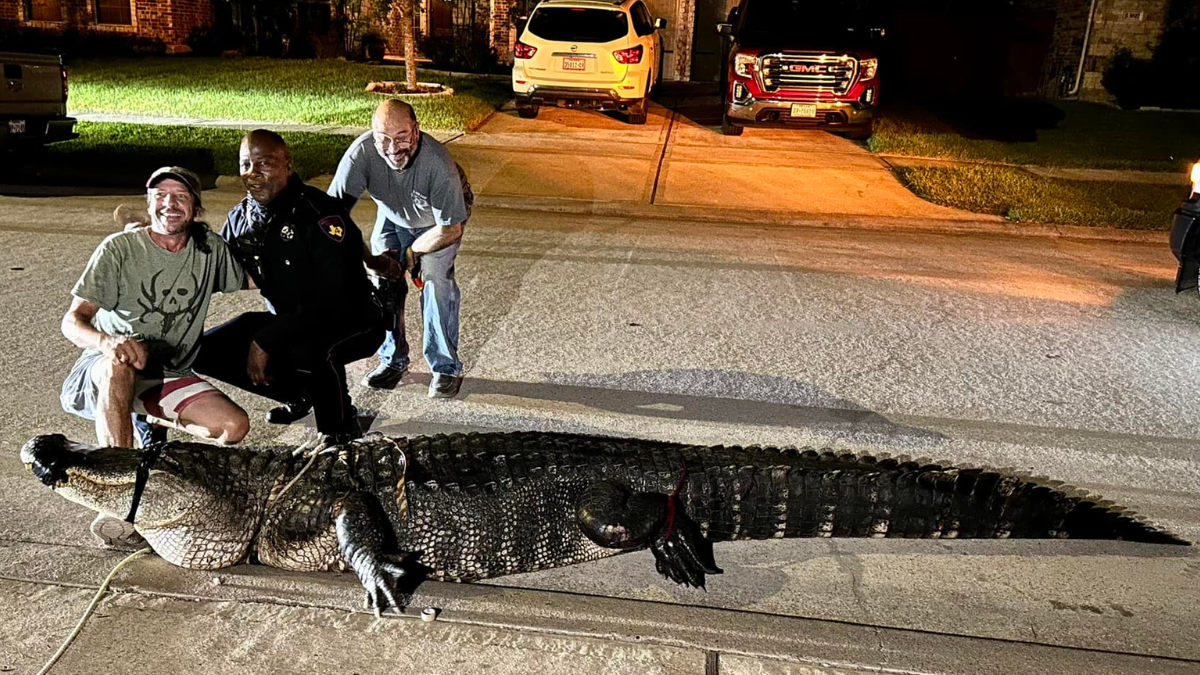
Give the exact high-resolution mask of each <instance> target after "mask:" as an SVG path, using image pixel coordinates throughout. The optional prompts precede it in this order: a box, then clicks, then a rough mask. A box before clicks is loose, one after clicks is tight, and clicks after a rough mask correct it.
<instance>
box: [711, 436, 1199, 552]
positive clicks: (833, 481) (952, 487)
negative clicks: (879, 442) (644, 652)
mask: <svg viewBox="0 0 1200 675" xmlns="http://www.w3.org/2000/svg"><path fill="white" fill-rule="evenodd" d="M745 450H746V451H751V452H756V453H762V452H764V451H763V450H761V449H758V448H747V449H745ZM776 452H779V453H780V459H781V460H782V462H781V463H780V464H778V465H774V466H772V465H770V463H766V462H764V463H763V465H762V466H760V467H754V466H753V465H751V464H749V463H746V462H739V463H738V465H739V466H740V468H732V467H728V468H727V467H712V466H710V467H708V468H707V469H706V471H705V475H704V476H702V477H697V478H692V479H690V481H689V483H690V485H689V490H688V495H689V497H688V500H689V511H690V512H691V513H692V517H693V519H694V520H696V521H697V522H698V523H699V524H700V526H701V528H702V529H703V530H704V531H705V533H706V535H707V536H708V537H709V538H710V539H713V540H718V541H719V540H729V539H768V538H776V537H911V538H947V539H951V538H986V539H1004V538H1010V537H1011V538H1060V539H1065V538H1072V539H1123V540H1128V541H1136V542H1147V543H1157V544H1184V545H1187V544H1188V542H1186V541H1184V540H1182V539H1179V538H1178V537H1175V536H1174V535H1172V534H1170V533H1169V532H1166V531H1163V530H1160V529H1158V528H1156V527H1154V526H1152V525H1150V524H1148V523H1146V522H1143V521H1142V520H1140V519H1138V518H1137V517H1136V516H1135V515H1134V514H1132V513H1131V512H1128V511H1126V510H1124V509H1122V508H1121V507H1118V506H1116V505H1114V504H1112V503H1111V502H1105V501H1100V500H1099V499H1097V498H1094V497H1091V496H1089V495H1087V494H1086V493H1084V492H1082V491H1080V490H1076V489H1074V488H1070V487H1067V486H1063V485H1062V484H1061V483H1058V482H1055V481H1050V480H1048V479H1044V478H1034V477H1028V476H1021V475H1016V474H1012V473H1007V472H1003V471H993V470H985V469H956V468H948V467H943V466H940V465H937V464H930V463H924V462H921V461H913V460H905V459H903V458H900V459H891V458H883V459H876V458H874V457H869V456H864V457H855V456H854V455H849V454H843V455H836V454H834V453H832V452H825V453H817V452H814V451H811V450H807V451H802V452H801V451H796V450H783V451H776ZM759 456H761V454H760V455H759ZM705 487H706V488H708V489H707V490H705V489H703V488H705Z"/></svg>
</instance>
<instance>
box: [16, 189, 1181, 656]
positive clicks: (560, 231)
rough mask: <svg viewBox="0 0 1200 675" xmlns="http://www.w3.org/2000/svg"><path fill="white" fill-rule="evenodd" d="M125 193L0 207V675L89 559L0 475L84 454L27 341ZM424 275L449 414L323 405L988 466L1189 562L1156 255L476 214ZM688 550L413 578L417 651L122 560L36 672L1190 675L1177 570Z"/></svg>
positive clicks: (424, 428) (805, 551) (1112, 549)
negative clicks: (62, 441)
mask: <svg viewBox="0 0 1200 675" xmlns="http://www.w3.org/2000/svg"><path fill="white" fill-rule="evenodd" d="M239 197H240V193H239V191H238V190H237V189H236V188H234V187H232V186H230V185H229V184H224V185H223V186H222V187H220V188H219V189H217V190H213V191H209V192H206V193H205V200H206V206H207V207H208V208H209V210H210V213H213V214H223V213H224V212H225V211H226V210H227V209H228V208H229V206H230V205H232V204H233V203H234V202H235V201H236V200H237V199H238V198H239ZM129 199H130V198H129V197H119V196H92V197H73V198H69V199H18V198H7V197H0V293H2V297H3V298H4V301H3V305H2V306H3V311H4V315H3V319H4V320H3V321H2V322H0V336H2V337H3V343H4V344H6V345H8V348H7V349H5V350H3V352H2V353H0V386H2V387H3V391H4V392H5V394H4V396H3V397H2V400H0V424H2V427H0V428H2V429H3V431H0V512H2V513H3V514H4V515H5V518H4V519H3V520H2V521H0V550H3V551H4V554H3V555H2V556H0V586H2V587H3V588H4V591H3V593H0V597H2V598H3V600H0V635H4V636H6V637H5V638H3V639H0V672H30V673H32V672H35V671H36V670H37V668H39V667H40V666H41V664H42V663H43V662H44V661H45V660H46V659H47V658H48V657H49V656H50V654H51V653H52V652H53V651H54V649H55V648H56V647H57V646H58V644H59V642H60V641H61V640H62V638H63V637H65V635H66V633H67V632H68V631H69V630H70V627H71V626H72V625H73V623H74V621H75V620H76V618H77V617H78V615H79V614H80V613H81V612H82V610H83V606H84V605H85V604H86V601H87V599H88V597H89V596H90V594H91V589H94V588H95V587H96V586H97V585H98V583H99V581H100V579H102V578H103V576H104V575H105V574H106V573H107V572H108V570H109V569H111V568H112V566H113V565H115V564H116V562H117V561H118V560H120V558H121V557H122V556H121V555H120V554H116V553H111V552H105V551H100V550H99V549H97V548H95V546H94V545H93V543H92V542H91V541H90V537H89V536H88V535H87V531H86V527H87V523H88V522H89V521H90V518H91V515H90V514H89V513H87V512H85V511H84V510H83V509H82V508H79V507H76V506H74V505H71V504H68V503H66V502H65V501H63V500H61V499H59V498H58V497H56V496H55V495H53V494H52V493H50V492H49V491H48V490H46V489H45V488H44V487H43V486H41V485H40V484H39V483H38V482H37V481H36V480H34V479H33V478H32V477H31V476H30V475H29V474H28V473H27V472H26V470H25V469H24V467H22V466H21V464H20V462H19V461H18V458H17V450H18V448H19V447H20V445H21V444H22V443H23V442H24V441H25V440H27V439H28V438H29V437H31V436H33V435H35V434H38V433H48V432H62V433H65V434H67V435H68V436H70V437H72V438H75V439H79V440H90V439H91V438H92V435H93V432H92V429H91V427H90V425H89V424H88V423H86V422H84V421H82V420H79V419H76V418H73V417H71V416H68V415H67V414H65V413H63V412H61V411H60V409H59V406H58V401H57V394H58V388H59V385H60V383H61V381H62V378H63V376H64V375H65V373H66V371H67V369H68V367H69V366H70V364H71V362H72V361H73V359H74V357H75V354H76V350H75V348H74V347H73V346H71V345H70V344H69V343H67V341H66V340H65V339H64V338H62V337H61V334H60V333H59V327H58V325H59V321H60V319H61V316H62V313H63V311H64V310H65V309H66V306H67V304H68V300H69V292H70V288H71V286H72V284H73V283H74V281H75V279H76V278H77V277H78V274H79V272H80V271H81V270H82V268H83V265H84V263H85V261H86V260H87V257H88V255H89V254H90V253H91V251H92V249H93V248H94V247H95V245H96V244H97V243H98V242H99V241H100V239H101V238H102V237H103V236H105V235H106V234H107V233H109V232H111V231H112V230H113V228H114V227H115V226H114V225H113V224H112V221H111V219H110V217H109V214H110V213H111V211H112V209H113V208H114V207H115V206H116V205H117V204H119V203H121V202H123V201H125V202H127V201H129ZM485 202H486V200H485ZM372 216H373V214H372V213H371V212H370V208H369V205H364V206H360V209H359V211H357V212H356V213H355V217H356V220H357V221H358V222H360V223H370V222H371V218H372ZM213 220H217V221H219V220H220V218H219V217H214V218H213ZM458 278H459V283H460V285H461V286H462V289H463V315H462V326H463V332H462V341H461V345H460V350H461V353H462V355H463V358H464V360H465V362H466V365H467V371H466V380H465V382H464V385H463V389H462V394H461V395H460V397H459V398H458V399H456V400H452V401H431V400H429V399H428V398H426V396H425V388H426V386H427V383H428V379H429V374H428V370H427V367H426V366H425V365H424V364H423V363H420V362H419V361H418V362H417V365H416V366H415V367H414V369H413V371H412V372H411V373H410V374H409V375H408V376H407V377H406V380H405V383H404V384H403V386H401V387H399V388H397V389H396V390H395V391H394V392H376V391H370V390H365V389H363V388H362V387H360V386H357V385H356V386H355V387H354V388H353V389H352V394H353V395H354V397H355V399H356V403H357V404H358V405H359V407H360V410H361V412H363V414H364V415H365V416H366V418H367V421H369V423H370V424H371V429H372V430H376V431H381V432H383V433H387V434H394V435H413V434H427V433H442V432H451V431H465V430H555V431H571V432H582V433H596V434H608V435H619V436H634V437H641V438H650V439H659V440H668V441H674V442H687V443H701V444H742V445H776V446H780V445H782V446H812V447H817V448H825V447H830V448H836V449H838V450H848V451H855V452H869V453H872V454H881V453H892V454H908V455H913V456H918V457H928V458H932V459H936V460H943V461H945V462H947V463H950V464H955V465H987V466H993V467H1010V468H1013V469H1015V470H1018V471H1026V472H1030V473H1032V474H1044V475H1049V476H1051V477H1054V478H1056V479H1059V480H1062V481H1064V482H1066V483H1068V484H1071V485H1076V486H1079V487H1081V488H1084V489H1087V490H1089V491H1092V492H1094V493H1097V494H1099V495H1102V496H1103V497H1104V498H1107V499H1111V500H1114V501H1116V502H1119V503H1121V504H1123V505H1125V506H1127V507H1129V508H1130V509H1132V510H1134V511H1136V512H1138V513H1140V514H1142V515H1143V516H1144V517H1146V518H1148V519H1149V520H1151V521H1153V522H1155V523H1157V524H1159V525H1161V526H1163V527H1165V528H1167V529H1170V530H1171V531H1173V532H1174V533H1176V534H1177V535H1179V536H1182V537H1183V538H1185V539H1189V540H1192V541H1197V540H1200V497H1198V495H1200V462H1198V459H1197V458H1198V454H1197V450H1198V449H1200V423H1198V422H1197V419H1198V416H1197V414H1196V411H1195V406H1196V402H1197V401H1200V380H1198V378H1197V376H1196V372H1197V370H1198V366H1200V356H1198V355H1200V346H1198V345H1200V298H1197V297H1196V296H1195V295H1194V294H1188V295H1179V296H1177V295H1175V293H1174V289H1173V281H1174V267H1173V260H1172V258H1171V255H1170V251H1169V249H1168V248H1167V247H1166V244H1165V237H1164V239H1163V241H1155V240H1153V238H1151V239H1150V240H1146V238H1144V237H1143V238H1139V237H1124V238H1123V237H1121V236H1115V235H1114V236H1113V237H1111V238H1108V239H1103V238H1101V239H1073V238H1069V237H1053V236H1025V235H1023V234H1022V233H1021V231H1019V230H1016V229H1012V230H1010V231H1005V230H1003V229H1001V228H991V229H986V228H985V229H984V231H983V232H982V233H980V234H969V233H964V232H962V231H961V230H957V231H947V232H937V231H931V230H929V229H909V228H904V227H855V228H844V227H836V226H800V225H796V224H786V225H784V224H774V223H772V222H770V221H766V220H764V221H760V222H751V221H747V220H742V221H739V222H722V221H720V220H717V219H714V218H712V217H706V218H703V219H701V218H687V217H686V213H685V214H683V216H682V217H681V216H680V214H679V213H678V212H673V217H671V218H654V217H651V216H647V215H645V214H641V215H639V216H638V217H629V216H625V217H623V216H620V215H595V214H589V213H586V212H552V211H547V210H536V211H535V210H520V209H513V208H497V207H495V206H488V205H487V204H486V203H484V204H483V205H482V206H481V207H480V208H479V209H478V210H477V212H476V214H475V216H474V218H473V219H472V221H471V223H470V225H469V227H468V231H467V234H466V238H465V242H464V245H463V248H462V252H461V254H460V257H459V269H458ZM259 306H260V300H259V298H258V297H257V295H256V294H255V293H252V292H245V293H239V294H235V295H231V296H222V297H220V298H218V299H217V300H216V301H215V303H214V311H213V313H212V314H211V315H210V323H214V322H219V321H222V320H224V319H226V318H229V317H231V316H232V315H234V314H235V313H237V312H241V311H246V310H249V309H257V308H258V307H259ZM409 312H410V316H409V325H410V326H416V325H419V315H418V313H417V312H418V310H417V309H416V308H415V307H410V309H409ZM372 365H373V364H372V363H368V362H366V361H364V362H360V363H357V364H354V365H353V366H352V367H351V373H352V376H354V378H355V379H357V377H359V376H361V375H362V374H363V373H365V372H366V371H367V370H368V369H369V368H370V367H371V366H372ZM234 398H235V399H236V400H238V401H239V402H240V403H241V404H242V405H243V406H245V407H246V408H247V410H249V411H250V412H251V415H252V419H253V420H254V425H253V429H252V432H251V436H250V437H249V438H248V439H247V442H249V443H255V444H279V443H285V444H286V443H295V442H298V441H299V440H301V439H302V438H303V437H304V436H305V434H306V432H308V431H311V424H312V420H311V418H310V419H308V420H306V421H304V422H302V423H300V424H298V425H295V426H293V427H288V428H279V427H270V426H268V425H266V424H265V423H262V422H260V421H259V420H261V418H262V414H263V412H265V410H266V409H267V408H268V407H269V406H268V404H267V402H265V401H263V400H259V399H254V398H251V397H248V396H245V395H241V394H238V393H234ZM716 554H717V559H718V563H719V564H720V565H721V566H722V567H723V568H724V569H725V574H724V575H722V576H720V577H716V578H714V579H712V580H711V581H710V583H709V586H708V591H707V592H706V593H705V592H697V591H687V590H684V589H679V588H673V587H672V585H670V584H668V583H667V582H665V581H664V580H662V579H661V578H660V577H659V576H658V575H657V574H656V573H655V572H654V568H653V561H652V559H651V557H650V556H649V554H647V553H644V552H643V553H635V554H630V555H627V556H620V557H617V558H612V559H608V560H605V561H601V562H597V563H590V564H587V565H581V566H577V567H572V568H564V569H560V570H551V571H548V572H542V573H537V574H529V575H523V576H517V577H511V578H507V579H499V580H494V581H490V582H487V583H485V584H477V585H471V586H454V585H447V584H426V585H425V586H423V587H422V589H421V590H420V591H419V593H418V596H417V597H415V598H414V599H413V606H414V607H422V606H426V605H429V606H437V607H439V608H441V609H442V612H443V613H442V616H441V618H439V621H438V622H436V623H435V624H433V625H432V626H426V625H423V624H421V623H419V622H415V621H413V620H412V619H411V613H410V617H409V618H408V619H399V620H396V619H385V620H382V621H376V620H374V619H373V618H372V617H370V616H369V615H367V614H362V613H347V610H349V609H351V608H353V607H355V606H356V605H357V603H358V602H359V599H360V595H361V589H358V588H357V581H356V580H355V579H353V578H352V577H348V576H346V575H334V574H330V575H301V574H292V573H284V572H280V571H278V570H271V569H267V568H262V567H253V566H240V567H238V568H233V569H231V570H229V571H228V572H227V573H226V572H224V571H222V572H221V573H217V574H213V573H200V572H188V571H185V570H179V569H176V568H171V567H170V566H168V565H166V564H165V563H163V562H162V561H161V560H156V559H148V560H145V561H138V562H136V563H134V564H133V565H131V567H130V568H128V569H127V571H125V572H122V575H121V577H119V579H118V582H117V585H116V588H117V591H118V592H117V594H116V595H114V596H112V597H111V598H110V599H109V600H106V601H105V602H104V603H103V604H102V606H101V615H100V616H98V617H97V618H94V619H93V620H92V621H91V623H90V624H89V626H88V628H86V629H85V631H84V632H83V634H82V636H81V638H80V643H79V644H77V645H76V646H75V647H73V648H72V650H71V651H69V652H68V654H67V655H66V657H64V660H63V661H62V662H61V664H60V666H59V667H58V669H57V670H55V671H52V672H55V673H58V672H61V673H113V672H131V673H142V672H145V673H152V672H153V673H161V672H166V671H169V670H179V671H181V672H205V673H208V672H211V673H218V672H249V671H250V670H252V669H253V670H254V671H256V672H268V673H276V672H278V673H284V672H287V673H295V672H319V673H324V672H335V671H337V672H362V673H377V672H378V673H383V672H399V671H400V670H404V671H406V672H447V673H448V672H485V671H487V672H504V673H521V672H556V673H557V672H562V673H568V672H571V673H575V672H583V673H591V672H596V673H602V672H603V673H617V672H630V673H659V672H661V673H701V672H704V673H709V674H710V675H715V673H717V672H719V673H726V674H728V673H771V674H774V673H850V672H854V673H858V672H918V673H1013V672H1031V673H1032V672H1048V671H1053V672H1064V673H1076V672H1078V673H1085V672H1086V673H1196V672H1200V647H1198V646H1197V645H1200V610H1198V609H1197V607H1200V603H1198V602H1197V601H1198V600H1200V588H1198V587H1197V583H1196V581H1197V579H1198V578H1200V556H1198V555H1197V553H1196V552H1195V549H1194V548H1181V547H1165V546H1151V545H1136V544H1128V543H1123V542H1086V541H1033V542H1029V541H1025V542H1022V541H977V542H972V541H961V542H959V541H936V540H928V541H916V540H907V541H891V540H802V541H768V542H736V543H730V544H723V545H720V546H718V547H717V551H716ZM130 645H139V648H137V649H131V648H129V646H130ZM330 649H333V650H340V652H339V653H340V657H339V658H340V660H338V659H334V658H332V657H330V656H329V650H330ZM322 650H324V651H322Z"/></svg>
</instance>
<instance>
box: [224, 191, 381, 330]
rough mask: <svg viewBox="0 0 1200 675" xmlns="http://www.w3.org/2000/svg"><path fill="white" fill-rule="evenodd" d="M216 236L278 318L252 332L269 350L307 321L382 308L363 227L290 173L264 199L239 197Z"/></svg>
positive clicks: (360, 320) (359, 319) (363, 315)
mask: <svg viewBox="0 0 1200 675" xmlns="http://www.w3.org/2000/svg"><path fill="white" fill-rule="evenodd" d="M221 237H222V238H224V239H225V241H226V242H227V243H228V244H229V245H230V248H232V249H233V252H234V255H235V256H236V257H237V258H238V261H239V262H241V263H242V267H243V268H244V269H245V270H246V273H247V274H248V275H249V276H250V278H251V279H253V280H254V283H255V285H256V286H258V288H259V291H260V292H261V293H262V295H263V297H264V298H265V299H266V301H267V306H268V309H270V310H271V312H272V313H274V314H275V315H276V316H278V317H279V319H280V320H279V321H276V322H275V323H274V324H273V325H272V326H271V327H269V328H268V329H266V330H264V331H263V332H262V333H260V334H259V335H258V336H257V337H256V338H255V340H256V342H258V344H259V346H260V347H262V348H263V349H264V350H265V351H267V352H268V353H270V352H271V351H272V349H273V348H276V347H279V346H282V345H283V344H286V342H287V341H289V340H291V339H294V337H295V335H296V332H297V331H303V330H304V329H305V326H311V325H312V323H311V322H314V321H325V322H328V321H336V322H339V323H349V324H352V325H362V324H364V323H368V322H369V321H370V319H371V317H374V316H375V315H377V313H378V311H379V310H378V307H377V306H376V305H375V304H374V302H373V300H372V287H371V283H370V282H369V281H368V280H367V273H366V269H365V268H364V267H363V243H362V232H361V231H360V230H359V229H358V226H357V225H355V224H354V221H353V220H351V219H350V217H349V216H348V215H347V214H346V212H345V210H344V209H343V208H342V207H341V206H340V205H339V204H338V202H337V201H336V200H335V199H333V198H332V197H330V196H329V195H327V194H325V192H323V191H322V190H319V189H317V188H314V187H311V186H309V185H305V184H304V182H303V181H301V180H300V179H299V177H297V176H295V175H293V176H292V178H291V180H290V181H289V182H288V186H287V187H286V188H285V189H284V191H283V192H281V193H280V194H279V195H278V196H276V197H275V199H274V200H272V201H271V203H270V204H267V205H266V206H263V205H260V204H259V203H258V202H256V201H254V200H253V199H251V198H250V196H249V195H247V196H246V197H244V198H243V199H242V201H241V202H240V203H239V204H238V205H237V206H235V207H234V208H233V209H232V210H231V211H230V212H229V217H228V218H227V219H226V220H225V224H224V226H222V228H221ZM376 318H377V317H376Z"/></svg>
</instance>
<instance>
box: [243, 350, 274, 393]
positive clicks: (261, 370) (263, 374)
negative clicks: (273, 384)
mask: <svg viewBox="0 0 1200 675" xmlns="http://www.w3.org/2000/svg"><path fill="white" fill-rule="evenodd" d="M246 374H247V375H249V376H250V381H251V382H253V383H254V384H257V385H259V386H262V385H265V384H268V383H269V382H270V381H271V380H270V378H268V377H267V353H266V352H264V351H263V348H262V347H259V346H258V343H257V342H251V343H250V356H249V357H248V358H247V359H246Z"/></svg>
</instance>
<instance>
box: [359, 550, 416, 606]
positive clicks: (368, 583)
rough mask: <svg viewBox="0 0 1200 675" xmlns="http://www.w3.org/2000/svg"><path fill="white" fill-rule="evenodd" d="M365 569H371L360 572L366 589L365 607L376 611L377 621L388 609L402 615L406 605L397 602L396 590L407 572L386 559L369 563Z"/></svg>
mask: <svg viewBox="0 0 1200 675" xmlns="http://www.w3.org/2000/svg"><path fill="white" fill-rule="evenodd" d="M364 567H368V568H369V569H367V570H361V571H359V578H360V580H361V581H362V585H363V588H364V589H366V597H365V598H363V607H364V608H367V609H370V610H372V611H374V612H375V618H376V619H378V618H380V616H381V614H382V612H383V611H384V610H387V609H388V608H392V609H394V610H396V613H397V614H402V613H403V612H404V605H402V604H400V603H399V602H397V601H396V594H395V593H394V589H395V587H396V584H397V583H399V581H400V579H401V578H402V577H403V576H404V575H405V574H407V572H405V571H404V569H403V568H402V567H400V565H398V564H397V563H396V562H393V561H391V560H386V559H385V560H379V561H371V562H368V563H366V564H365V565H364Z"/></svg>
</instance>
